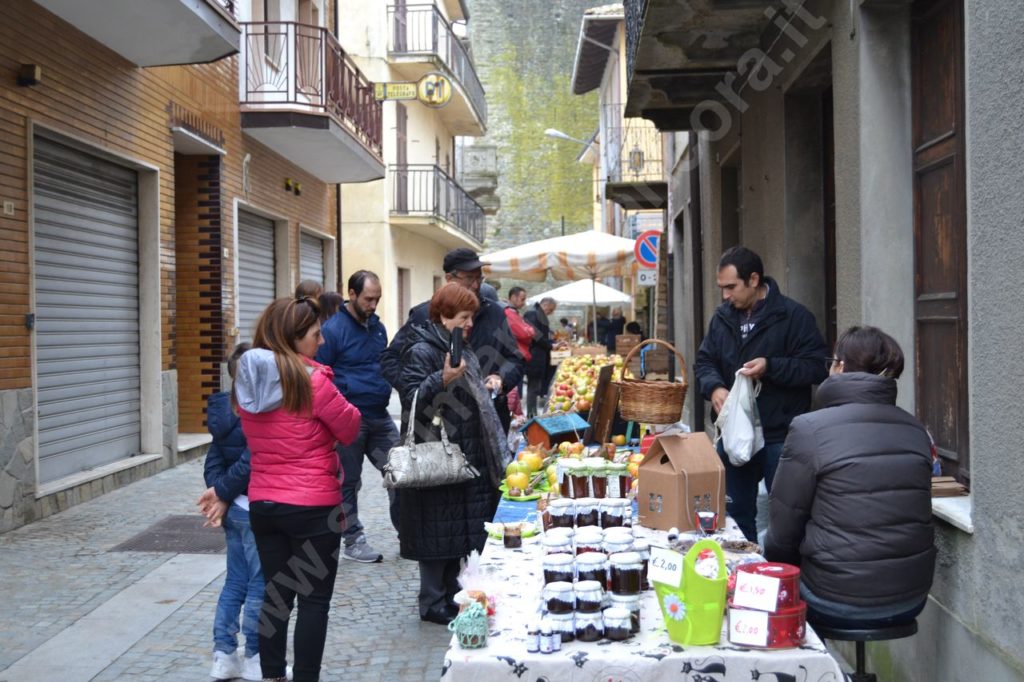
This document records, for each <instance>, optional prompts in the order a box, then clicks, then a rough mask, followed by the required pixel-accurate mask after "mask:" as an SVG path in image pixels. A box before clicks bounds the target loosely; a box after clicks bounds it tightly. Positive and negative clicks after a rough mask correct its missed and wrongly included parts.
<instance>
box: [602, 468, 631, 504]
mask: <svg viewBox="0 0 1024 682" xmlns="http://www.w3.org/2000/svg"><path fill="white" fill-rule="evenodd" d="M605 468H606V470H607V472H608V486H607V488H606V492H605V497H608V498H624V497H626V493H628V492H629V468H628V466H627V465H626V464H625V462H621V463H620V462H608V464H606V465H605Z"/></svg>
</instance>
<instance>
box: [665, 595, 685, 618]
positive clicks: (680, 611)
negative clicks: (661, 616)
mask: <svg viewBox="0 0 1024 682" xmlns="http://www.w3.org/2000/svg"><path fill="white" fill-rule="evenodd" d="M661 603H662V606H664V607H665V613H666V614H667V615H668V617H669V618H671V619H672V620H682V619H683V618H686V604H684V603H683V602H682V601H681V600H680V599H679V597H677V596H676V595H674V594H666V595H665V598H664V599H662V601H661Z"/></svg>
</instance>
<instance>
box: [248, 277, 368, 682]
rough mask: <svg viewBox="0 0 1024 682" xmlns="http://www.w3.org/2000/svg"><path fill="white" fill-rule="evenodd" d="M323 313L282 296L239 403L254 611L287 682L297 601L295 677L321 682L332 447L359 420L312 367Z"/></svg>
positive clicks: (324, 374)
mask: <svg viewBox="0 0 1024 682" xmlns="http://www.w3.org/2000/svg"><path fill="white" fill-rule="evenodd" d="M319 314H320V309H319V306H318V305H317V303H316V301H314V300H313V299H310V298H305V297H304V298H300V299H290V298H279V299H277V300H276V301H274V302H273V303H271V304H270V305H269V306H268V307H267V309H266V310H265V311H263V314H262V315H260V318H259V320H258V321H257V323H256V333H255V335H254V338H253V349H252V350H250V351H249V352H248V353H246V354H245V355H243V356H242V359H241V361H240V362H239V367H238V376H237V378H236V380H235V398H236V400H237V402H238V408H239V409H238V412H239V416H240V417H241V419H242V431H243V432H244V433H245V439H246V441H247V442H248V443H249V451H250V452H251V453H252V473H251V475H250V477H249V515H250V519H251V523H252V532H253V535H254V536H255V537H256V548H257V550H258V551H259V555H260V563H261V564H262V565H263V574H264V578H265V580H266V591H265V593H264V597H263V605H262V607H261V609H260V662H261V665H262V669H263V677H264V679H270V680H284V679H285V651H286V648H287V638H288V617H289V615H290V614H291V610H292V606H293V604H294V603H295V599H296V597H298V604H299V608H298V616H297V617H296V620H295V634H294V650H295V663H294V667H293V669H294V679H295V680H296V682H302V681H304V680H306V681H309V680H313V681H315V680H318V679H319V677H320V662H321V660H322V658H323V652H324V641H325V640H326V637H327V612H328V610H329V608H330V603H331V594H332V593H333V591H334V579H335V576H336V574H337V571H338V549H339V546H340V544H341V530H342V525H343V520H342V516H343V515H342V513H341V483H340V481H339V480H338V469H339V466H338V454H337V453H336V452H335V450H334V444H335V442H340V443H342V444H343V445H347V444H349V443H351V442H352V441H353V440H354V439H355V438H356V435H357V434H358V433H359V424H360V419H361V416H360V414H359V410H358V409H356V408H355V407H354V406H353V405H351V404H350V403H349V402H348V401H347V400H345V398H344V396H342V395H341V393H339V392H338V389H337V388H336V387H335V385H334V382H333V381H332V377H333V372H332V371H331V368H330V367H325V366H324V365H320V364H318V363H316V362H314V361H313V357H314V356H315V355H316V350H317V347H318V346H319V345H320V344H321V343H323V339H322V338H321V336H320V320H319Z"/></svg>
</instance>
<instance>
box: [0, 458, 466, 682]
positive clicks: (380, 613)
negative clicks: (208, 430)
mask: <svg viewBox="0 0 1024 682" xmlns="http://www.w3.org/2000/svg"><path fill="white" fill-rule="evenodd" d="M366 473H367V474H369V475H368V476H367V478H366V479H364V487H363V491H362V493H361V495H360V503H359V508H360V517H361V519H362V521H363V524H364V526H365V527H366V532H367V536H368V538H369V540H370V543H371V544H372V545H373V546H374V547H376V548H377V549H378V550H379V551H381V552H382V553H383V554H384V561H383V562H382V563H379V564H359V563H355V562H351V561H345V560H343V561H342V562H341V566H340V567H339V570H338V580H337V583H336V587H335V595H334V599H333V601H332V605H331V623H330V626H329V630H328V635H327V645H326V648H325V652H324V670H323V673H322V675H321V679H323V680H341V679H345V680H360V681H364V680H424V679H437V678H438V677H439V676H440V671H441V664H442V662H443V659H444V651H445V649H446V648H447V645H448V642H449V639H450V638H449V634H448V632H447V631H446V630H445V628H443V627H442V626H440V625H434V624H431V623H423V622H421V621H420V619H419V615H418V612H417V610H416V592H417V590H418V587H419V577H418V571H417V568H416V564H415V563H413V562H410V561H404V560H402V559H400V558H399V556H398V539H397V536H396V534H395V532H394V529H393V528H392V527H391V524H390V521H389V520H388V515H387V495H386V493H385V491H384V490H383V488H381V487H380V477H379V475H378V474H377V473H376V472H375V471H374V470H373V468H372V467H368V471H366ZM202 490H203V480H202V462H201V461H193V462H189V463H186V464H183V465H181V466H178V467H176V468H174V469H170V470H168V471H165V472H162V473H160V474H158V475H156V476H153V477H151V478H148V479H145V480H143V481H139V482H137V483H134V484H132V485H129V486H127V487H125V488H122V489H119V490H115V491H113V492H111V493H108V494H107V495H104V496H102V497H100V498H98V499H95V500H92V501H90V502H87V503H85V504H81V505H78V506H76V507H72V508H71V509H68V510H67V511H65V512H62V513H60V514H57V515H54V516H51V517H48V518H46V519H43V520H41V521H37V522H35V523H32V524H30V525H28V526H25V527H23V528H19V529H17V530H14V531H11V532H9V533H6V534H4V535H0V576H2V587H0V642H2V644H0V680H6V679H7V678H6V677H5V676H4V673H3V670H4V669H6V668H7V667H8V666H10V665H11V664H12V663H14V662H15V661H17V660H18V659H19V658H21V657H23V656H25V655H26V654H27V653H29V652H31V651H32V650H33V649H35V648H36V647H38V646H40V645H41V644H42V643H43V642H45V641H47V640H48V639H50V638H51V637H53V636H55V635H57V634H58V633H60V632H61V631H63V630H64V629H65V628H67V627H69V626H70V625H72V624H73V623H75V622H76V621H77V620H78V619H79V618H81V617H82V616H84V615H86V614H87V613H89V612H90V611H92V610H93V609H95V608H96V607H97V606H99V605H100V604H103V603H104V602H106V601H107V600H109V599H110V598H111V597H113V596H114V595H116V594H118V593H119V592H121V591H122V590H124V589H125V588H126V587H128V586H130V585H133V584H134V583H135V582H137V581H138V580H140V579H141V578H142V577H144V576H145V575H147V574H148V573H150V572H151V571H153V570H154V569H155V568H156V567H158V566H160V565H162V564H163V563H165V562H166V561H168V560H169V559H170V558H171V557H172V556H173V555H171V554H166V553H155V552H108V551H107V550H109V549H110V548H111V547H114V546H115V545H117V544H119V543H121V542H123V541H125V540H127V539H128V538H130V537H132V536H133V535H135V534H137V533H138V532H140V531H142V530H143V529H145V528H147V527H148V526H150V525H151V524H153V523H155V522H157V521H159V520H161V519H163V518H164V517H166V516H168V515H171V514H188V513H193V512H194V511H195V507H194V506H193V504H194V501H195V499H196V497H198V495H199V493H200V492H202ZM223 579H224V577H223V574H221V576H220V577H218V578H217V579H216V580H214V581H213V582H211V583H210V584H208V585H207V586H206V587H205V588H203V589H202V590H200V591H199V592H198V593H197V594H195V596H194V597H192V598H191V599H190V600H188V601H187V602H185V603H183V604H182V605H181V606H180V608H178V609H177V610H176V611H174V612H173V614H172V615H171V616H170V617H168V618H166V619H165V620H164V621H163V622H161V623H160V624H159V625H158V626H157V627H156V628H154V629H152V630H151V631H150V632H148V633H145V634H144V636H142V637H141V639H139V640H138V641H137V642H136V643H135V644H134V645H133V646H132V647H131V648H129V649H128V650H127V651H126V652H125V653H124V654H122V655H121V656H120V657H119V658H117V659H116V660H115V661H113V662H112V663H111V664H110V665H109V666H108V667H107V668H106V669H105V670H103V671H102V672H101V673H100V674H99V675H97V676H96V677H94V678H93V679H94V680H97V681H100V680H103V681H109V680H137V681H138V682H142V681H145V682H154V681H166V682H171V681H173V682H186V681H188V680H200V681H204V682H205V681H206V680H209V679H210V678H209V677H208V673H209V665H210V652H211V649H212V634H211V631H212V625H213V614H214V608H215V605H216V601H217V597H218V595H219V594H220V587H221V584H222V583H223ZM293 622H294V618H293ZM140 634H141V633H140ZM289 658H290V655H289ZM54 679H59V678H54ZM9 682H16V681H15V680H10V681H9Z"/></svg>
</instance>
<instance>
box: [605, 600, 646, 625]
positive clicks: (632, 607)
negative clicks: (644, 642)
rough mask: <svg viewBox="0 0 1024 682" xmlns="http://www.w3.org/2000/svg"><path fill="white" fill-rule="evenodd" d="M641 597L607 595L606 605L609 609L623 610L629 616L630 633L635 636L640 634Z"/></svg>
mask: <svg viewBox="0 0 1024 682" xmlns="http://www.w3.org/2000/svg"><path fill="white" fill-rule="evenodd" d="M642 598H643V597H642V595H639V594H610V595H608V604H609V606H611V607H614V608H619V609H625V610H626V611H628V612H629V615H630V626H629V629H630V632H632V633H633V634H636V633H638V632H640V600H641V599H642Z"/></svg>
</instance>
